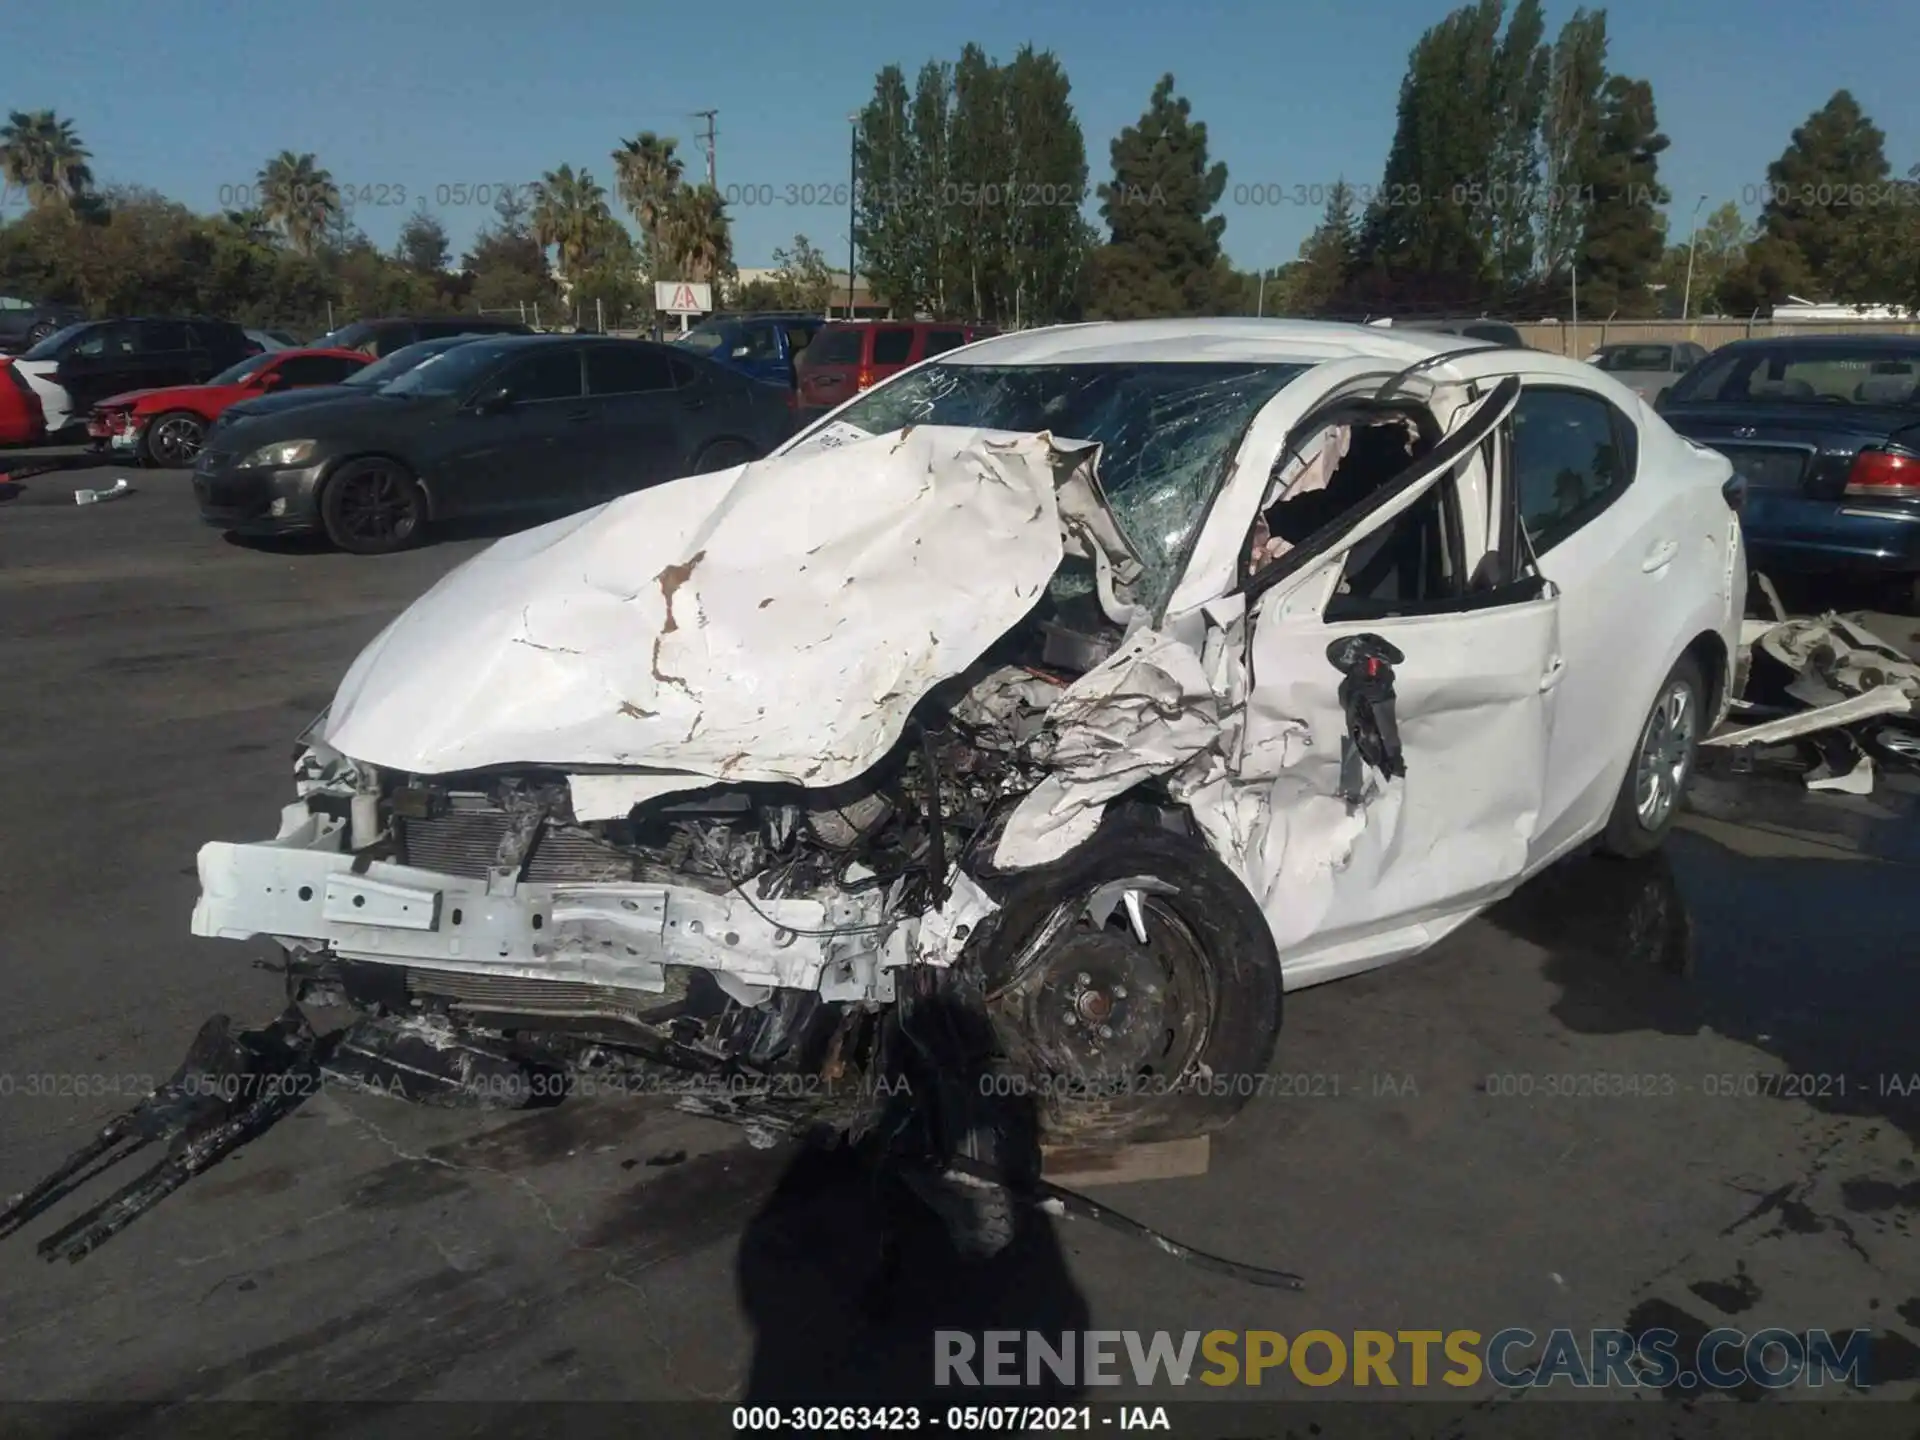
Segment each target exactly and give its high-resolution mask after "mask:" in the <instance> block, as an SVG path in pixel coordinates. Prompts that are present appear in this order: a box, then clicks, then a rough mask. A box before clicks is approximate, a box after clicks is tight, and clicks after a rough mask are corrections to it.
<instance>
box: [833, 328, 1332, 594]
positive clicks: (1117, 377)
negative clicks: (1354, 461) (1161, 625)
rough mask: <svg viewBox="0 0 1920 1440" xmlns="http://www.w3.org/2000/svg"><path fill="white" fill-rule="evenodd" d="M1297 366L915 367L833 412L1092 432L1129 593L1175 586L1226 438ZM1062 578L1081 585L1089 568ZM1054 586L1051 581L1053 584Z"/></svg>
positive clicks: (863, 419)
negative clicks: (1120, 537)
mask: <svg viewBox="0 0 1920 1440" xmlns="http://www.w3.org/2000/svg"><path fill="white" fill-rule="evenodd" d="M1306 368H1307V367H1306V366H1304V365H1262V364H1245V363H1241V364H1214V363H1208V364H1184V363H1167V362H1160V363H1153V364H1136V363H1125V364H1100V365H962V364H952V365H924V366H922V367H921V368H919V369H918V370H914V371H911V372H909V373H907V374H905V375H902V376H901V377H900V378H899V379H897V380H893V381H891V382H889V383H888V384H885V385H882V386H880V387H879V388H877V389H875V390H873V391H871V392H869V393H868V394H867V395H865V396H863V397H862V398H860V399H859V400H857V401H855V402H854V403H853V404H852V405H849V406H848V407H847V408H846V409H845V410H842V411H841V412H840V413H839V414H838V415H836V416H835V417H834V419H835V421H836V422H838V423H843V424H847V425H853V426H857V427H858V428H860V429H862V430H865V431H866V432H868V433H869V434H872V435H881V434H886V433H887V432H889V431H893V430H899V429H903V428H904V427H906V426H908V425H958V426H969V427H973V426H977V427H980V428H983V429H990V430H1022V431H1037V430H1046V431H1050V432H1051V433H1052V434H1053V435H1055V436H1057V437H1059V438H1060V439H1072V440H1097V441H1098V442H1100V445H1101V451H1100V485H1101V488H1102V489H1103V490H1104V491H1105V492H1106V495H1107V500H1108V502H1109V503H1110V504H1111V505H1112V507H1113V510H1114V515H1115V518H1116V519H1118V520H1119V522H1120V527H1121V529H1123V530H1125V531H1126V533H1127V538H1128V539H1129V540H1131V541H1132V542H1133V545H1134V548H1135V550H1137V551H1138V552H1139V554H1140V558H1141V559H1142V560H1143V561H1144V562H1145V564H1146V574H1145V576H1144V577H1143V578H1142V579H1141V581H1140V584H1139V587H1138V593H1137V596H1136V599H1137V600H1138V601H1139V602H1140V603H1143V604H1145V605H1146V606H1147V607H1148V608H1149V609H1152V610H1157V609H1158V608H1159V607H1160V606H1161V605H1162V604H1163V603H1164V602H1165V601H1166V599H1167V597H1168V596H1169V595H1171V594H1172V593H1173V588H1174V585H1175V582H1176V581H1177V580H1178V578H1179V575H1178V568H1179V566H1180V565H1181V563H1182V561H1183V560H1184V558H1185V555H1186V550H1187V542H1188V540H1189V539H1191V537H1192V535H1193V532H1194V529H1195V527H1196V526H1198V525H1199V523H1200V521H1201V520H1202V519H1203V518H1204V517H1205V515H1206V513H1207V506H1208V504H1209V503H1210V502H1211V501H1212V499H1213V492H1214V490H1215V489H1216V488H1217V487H1218V486H1219V484H1220V482H1221V478H1222V475H1223V473H1224V471H1225V468H1226V467H1225V461H1226V458H1227V454H1228V451H1229V450H1230V448H1231V447H1233V446H1235V445H1237V444H1238V442H1239V439H1240V436H1241V434H1242V432H1244V431H1245V429H1246V427H1247V423H1248V422H1249V421H1250V420H1252V419H1253V417H1254V415H1255V414H1256V413H1257V412H1258V411H1259V409H1260V407H1261V406H1262V405H1264V404H1266V402H1267V401H1268V400H1270V399H1272V398H1273V396H1274V395H1275V394H1276V393H1278V392H1279V390H1280V389H1281V388H1282V387H1283V386H1285V385H1286V384H1287V383H1288V382H1289V381H1291V380H1292V379H1293V378H1294V377H1295V376H1297V375H1299V374H1300V373H1301V371H1303V370H1305V369H1306ZM1059 578H1060V581H1061V582H1063V583H1067V584H1069V585H1077V586H1079V587H1082V588H1090V587H1091V585H1092V577H1091V575H1077V576H1076V575H1074V574H1073V573H1072V572H1070V571H1066V570H1063V572H1062V575H1061V576H1060V577H1059ZM1054 588H1055V589H1056V590H1058V589H1059V585H1058V584H1056V586H1055V587H1054Z"/></svg>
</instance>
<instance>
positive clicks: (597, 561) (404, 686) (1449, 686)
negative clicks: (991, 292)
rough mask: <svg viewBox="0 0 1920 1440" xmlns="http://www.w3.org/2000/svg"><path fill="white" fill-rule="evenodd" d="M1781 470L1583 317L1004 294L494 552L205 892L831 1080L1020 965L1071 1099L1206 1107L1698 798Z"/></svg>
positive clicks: (518, 1020)
mask: <svg viewBox="0 0 1920 1440" xmlns="http://www.w3.org/2000/svg"><path fill="white" fill-rule="evenodd" d="M1730 480H1731V471H1730V468H1729V465H1728V462H1727V461H1726V460H1725V459H1723V458H1722V457H1720V456H1719V455H1716V454H1714V453H1712V452H1710V451H1707V450H1705V449H1702V448H1700V447H1698V446H1695V445H1693V444H1690V443H1689V442H1687V441H1685V440H1683V439H1681V438H1680V437H1679V436H1677V435H1676V434H1675V433H1674V432H1673V431H1672V430H1670V429H1669V428H1668V427H1667V426H1666V424H1665V423H1664V422H1663V421H1662V420H1661V419H1660V418H1659V417H1658V416H1657V415H1655V414H1654V413H1653V411H1652V410H1651V409H1650V408H1649V407H1647V406H1646V405H1645V404H1644V403H1642V402H1641V400H1640V399H1639V398H1638V397H1637V396H1635V395H1634V394H1633V393H1632V392H1631V391H1629V390H1626V389H1624V388H1623V387H1621V386H1620V385H1618V384H1616V383H1615V382H1613V381H1612V380H1611V379H1609V378H1608V376H1607V375H1606V374H1605V373H1603V372H1601V371H1599V370H1596V369H1595V368H1594V367H1592V366H1590V365H1585V364H1582V363H1580V362H1578V361H1574V360H1566V359H1562V358H1559V357H1556V356H1552V355H1547V354H1543V353H1540V352H1538V351H1532V350H1513V349H1505V348H1499V347H1495V346H1491V345H1485V344H1473V343H1470V344H1467V345H1462V344H1461V342H1460V341H1459V340H1458V339H1457V338H1456V337H1448V336H1439V335H1432V336H1426V335H1420V334H1417V333H1415V332H1411V331H1405V330H1399V329H1395V330H1391V331H1383V330H1380V329H1373V328H1362V327H1353V326H1342V325H1321V324H1308V323H1295V322H1280V321H1252V320H1206V321H1156V322H1143V323H1130V324H1100V325H1083V326H1067V327H1060V328H1055V329H1048V330H1040V331H1033V332H1028V333H1024V334H1016V335H1007V336H1001V337H998V338H994V339H990V340H986V341H983V342H981V343H978V344H975V345H972V346H969V347H967V348H965V349H963V350H958V351H954V352H950V353H948V354H945V355H942V356H940V357H939V358H938V359H937V360H935V361H931V362H928V363H925V364H922V365H920V366H918V367H916V368H914V369H912V370H909V371H906V372H904V373H902V374H901V375H899V376H897V377H896V378H894V379H892V380H890V381H888V382H886V383H884V384H882V385H881V386H879V387H878V388H876V389H873V390H870V391H868V392H867V393H865V394H863V395H861V396H859V397H858V398H857V399H855V400H854V401H852V402H851V403H849V404H848V405H846V406H844V407H843V408H841V409H840V410H839V411H837V412H836V413H834V414H833V415H831V416H829V417H827V418H826V419H825V420H823V421H821V422H819V423H818V424H817V425H815V426H814V427H812V428H811V429H809V430H808V431H806V432H804V433H802V434H801V435H799V436H798V437H796V438H795V439H794V440H792V441H790V442H789V443H788V444H787V445H786V446H785V447H784V448H783V449H782V450H781V451H779V452H778V453H776V454H775V455H773V456H771V457H769V458H768V459H765V460H762V461H759V462H756V463H753V464H750V465H747V466H744V467H742V468H739V469H734V470H730V471H726V472H722V473H718V474H711V475H700V476H693V477H689V478H687V479H684V480H680V481H676V482H674V483H672V484H668V485H664V486H661V487H658V488H655V489H651V490H647V491H643V492H641V493H638V494H634V495H630V496H627V497H626V498H624V499H620V500H617V501H614V502H613V503H611V504H608V505H605V506H602V507H600V508H598V509H595V510H590V511H587V512H585V513H582V514H579V515H576V516H573V517H571V518H569V519H566V520H563V521H560V522H557V523H555V524H551V525H547V526H545V527H543V528H540V529H536V530H532V531H528V532H526V533H524V534H520V535H516V536H513V537H511V538H508V539H506V540H503V541H501V542H499V543H498V544H496V545H494V546H493V547H492V548H491V549H489V550H487V551H486V552H485V553H483V554H481V555H479V556H478V557H476V558H474V559H473V560H471V561H469V562H468V563H466V564H465V565H463V566H462V567H461V568H459V569H458V570H456V571H454V572H453V573H452V574H450V575H449V576H447V578H446V579H444V580H443V581H442V582H441V583H440V584H439V585H437V586H436V587H435V588H434V589H433V590H432V591H430V592H429V593H428V594H427V595H425V596H423V597H422V598H421V599H420V600H419V601H418V602H417V603H415V604H414V605H413V606H412V608H410V609H409V610H407V611H406V612H405V613H404V614H403V615H401V616H400V617H399V618H398V619H397V620H395V621H394V622H393V623H392V624H391V625H390V626H389V627H388V628H387V630H386V631H385V632H384V633H383V634H382V635H381V636H380V637H379V638H378V639H377V640H375V641H374V643H373V644H372V645H370V646H369V647H368V648H367V650H366V652H365V653H364V654H363V655H362V656H361V657H360V658H359V660H358V661H357V662H356V663H355V665H354V666H353V668H352V669H351V671H350V672H349V673H348V675H347V676H346V679H345V680H344V682H343V683H342V684H341V686H340V689H339V692H338V694H337V696H336V697H335V699H334V701H333V704H332V706H331V708H330V710H329V711H328V713H327V714H325V715H324V716H322V717H321V719H320V720H319V721H317V722H316V723H315V725H314V726H313V728H312V729H311V730H310V731H309V732H308V734H307V736H306V737H304V738H305V740H306V748H305V750H304V753H303V755H302V758H301V759H300V761H299V764H298V798H297V799H296V800H295V802H294V803H293V804H291V805H289V806H288V807H287V809H286V810H285V811H284V813H283V815H282V817H281V822H280V827H279V834H278V836H277V838H275V839H272V840H265V841H259V842H255V843H250V844H229V843H224V842H220V843H214V844H209V845H207V846H206V847H205V848H204V849H203V850H202V851H201V854H200V880H201V886H202V891H203V895H202V898H201V900H200V902H199V905H198V907H197V908H196V910H195V912H194V917H193V929H194V933H196V934H198V935H207V936H222V937H228V938H233V939H247V938H250V937H256V936H270V937H272V938H273V939H274V940H276V941H277V942H278V943H279V945H280V946H281V947H282V948H283V949H284V951H285V954H286V958H287V966H288V974H289V978H290V982H291V984H292V987H293V990H294V993H295V996H296V998H298V997H308V998H313V997H331V998H333V999H336V1000H339V999H344V1000H345V1001H346V1002H348V1003H349V1004H351V1005H352V1006H353V1007H355V1008H357V1009H358V1010H360V1011H361V1012H363V1013H364V1014H367V1015H369V1016H371V1017H375V1018H377V1019H383V1020H386V1021H389V1022H391V1023H393V1024H396V1025H402V1026H404V1027H410V1029H411V1033H413V1034H414V1035H415V1037H416V1038H418V1037H419V1036H427V1037H429V1039H430V1041H431V1047H430V1048H434V1049H436V1050H437V1051H439V1052H441V1053H447V1052H450V1051H458V1052H459V1053H461V1054H463V1055H466V1056H469V1057H472V1056H480V1057H484V1060H485V1066H488V1067H497V1066H529V1065H531V1066H539V1065H546V1066H551V1067H554V1068H555V1069H556V1070H559V1071H564V1072H565V1073H567V1074H570V1075H574V1076H578V1075H580V1074H583V1073H591V1072H593V1071H594V1070H595V1069H596V1068H598V1069H619V1068H621V1067H626V1066H637V1065H665V1066H669V1067H674V1068H677V1069H679V1070H682V1071H685V1072H688V1073H692V1074H697V1075H700V1076H703V1077H705V1079H706V1080H707V1081H708V1082H711V1089H710V1091H709V1092H708V1093H709V1094H710V1095H720V1094H722V1093H725V1094H727V1095H729V1096H732V1095H735V1094H737V1093H740V1092H739V1091H734V1090H729V1089H728V1085H729V1084H730V1083H732V1082H733V1081H739V1080H741V1077H745V1080H744V1081H742V1084H743V1085H744V1087H745V1089H747V1090H752V1091H753V1093H754V1095H755V1097H756V1099H758V1100H766V1099H769V1098H774V1099H778V1098H781V1097H786V1098H795V1099H799V1100H803V1101H805V1102H808V1103H809V1104H812V1105H813V1107H814V1108H815V1109H816V1110H818V1109H827V1108H831V1106H832V1104H834V1103H838V1099H842V1098H845V1097H846V1096H849V1095H856V1096H857V1094H858V1091H859V1087H858V1086H857V1085H856V1084H854V1083H853V1082H855V1081H856V1080H858V1079H859V1078H860V1077H863V1076H871V1075H873V1074H875V1073H877V1072H878V1070H879V1069H880V1068H882V1067H883V1066H884V1064H885V1063H886V1062H885V1055H886V1052H887V1049H888V1046H889V1045H890V1044H891V1045H896V1046H897V1045H899V1044H901V1043H909V1044H911V1043H917V1042H916V1039H915V1034H914V1030H913V1027H912V1025H911V1007H912V1005H914V1004H916V1003H919V1002H920V1001H921V1000H923V999H925V998H926V997H929V996H933V995H965V996H968V997H971V998H970V999H969V1001H968V1003H969V1004H972V1005H974V1006H975V1007H976V1008H977V1009H978V1010H979V1011H980V1012H982V1013H984V1014H985V1015H986V1016H988V1017H990V1019H991V1033H992V1035H993V1036H994V1037H995V1043H996V1045H997V1047H998V1049H999V1052H1000V1054H1001V1056H1002V1057H1003V1060H1004V1063H1005V1064H1006V1066H1007V1067H1008V1069H1009V1070H1010V1072H1011V1073H1012V1074H1013V1075H1015V1076H1019V1077H1026V1078H1025V1079H1024V1080H1023V1081H1021V1083H1030V1084H1031V1086H1032V1093H1035V1094H1037V1095H1040V1096H1042V1098H1043V1100H1044V1101H1045V1105H1044V1111H1045V1115H1044V1121H1045V1123H1046V1124H1048V1125H1049V1126H1051V1127H1052V1130H1053V1132H1054V1133H1055V1134H1060V1133H1063V1132H1064V1133H1070V1134H1072V1135H1073V1136H1074V1137H1076V1138H1086V1137H1089V1136H1098V1137H1103V1138H1120V1137H1125V1138H1138V1137H1143V1136H1165V1135H1169V1134H1175V1133H1185V1132H1191V1131H1194V1130H1197V1129H1203V1128H1205V1127H1207V1126H1209V1125H1212V1124H1216V1123H1218V1122H1219V1121H1221V1120H1222V1119H1224V1118H1225V1117H1227V1116H1229V1115H1231V1114H1232V1112H1233V1111H1234V1110H1235V1109H1236V1108H1237V1107H1238V1105H1239V1104H1240V1102H1241V1101H1242V1100H1243V1099H1244V1098H1245V1097H1246V1095H1247V1094H1248V1093H1249V1092H1250V1090H1251V1088H1252V1078H1253V1077H1255V1076H1257V1075H1259V1074H1261V1073H1264V1071H1265V1070H1266V1068H1267V1066H1268V1063H1269V1061H1270V1058H1271V1055H1272V1052H1273V1048H1274V1044H1275V1038H1276V1034H1277V1031H1278V1029H1279V1025H1280V1015H1281V995H1282V992H1283V990H1288V989H1294V988H1298V987H1300V986H1303V985H1309V984H1315V983H1318V982H1320V981H1324V980H1330V979H1333V978H1336V977H1338V976H1342V975H1347V974H1351V973H1353V972H1355V971H1359V970H1363V969H1366V968H1369V967H1372V966H1377V965H1380V964H1383V963H1385V962H1387V961H1390V960H1393V959H1396V958H1398V957H1401V956H1404V955H1408V954H1410V953H1412V952H1414V951H1417V950H1419V949H1421V948H1423V947H1425V946H1427V945H1430V944H1432V943H1433V942H1434V941H1435V940H1437V939H1439V938H1440V937H1441V936H1443V935H1445V934H1446V933H1447V932H1448V931H1450V930H1452V929H1453V928H1454V927H1456V926H1458V925H1459V924H1461V923H1462V922H1463V921H1465V920H1466V919H1468V918H1469V917H1470V916H1472V915H1473V914H1475V913H1476V912H1477V911H1479V910H1481V909H1483V908H1484V907H1486V906H1487V905H1489V904H1491V903H1493V902H1494V901H1496V900H1498V899H1500V898H1501V897H1502V896H1504V895H1506V894H1507V893H1508V892H1510V891H1511V890H1513V889H1514V887H1515V886H1516V885H1518V884H1519V883H1520V882H1521V881H1522V880H1524V879H1525V878H1526V877H1527V876H1528V875H1530V874H1532V873H1533V872H1535V871H1537V870H1539V869H1540V868H1541V867H1543V866H1545V865H1548V864H1550V863H1551V862H1552V861H1553V860H1555V859H1556V858H1557V857H1559V856H1561V855H1564V854H1566V853H1567V852H1569V851H1570V850H1573V849H1574V848H1576V847H1579V846H1582V845H1584V844H1586V843H1588V842H1591V841H1595V840H1596V839H1597V840H1598V841H1599V842H1600V843H1602V844H1603V845H1604V846H1605V847H1606V848H1608V849H1610V850H1612V851H1614V852H1617V853H1622V854H1636V853H1641V852H1644V851H1646V850H1649V849H1651V848H1652V847H1654V846H1656V845H1658V844H1659V843H1660V841H1661V839H1662V837H1663V836H1664V834H1665V833H1666V831H1667V829H1668V827H1669V825H1670V824H1671V823H1672V820H1673V817H1674V813H1675V809H1676V806H1677V804H1678V801H1679V797H1680V793H1681V790H1682V789H1683V787H1684V786H1685V784H1686V782H1687V778H1688V774H1689V770H1690V767H1691V765H1692V763H1693V758H1694V751H1695V746H1696V744H1697V742H1698V740H1699V739H1700V738H1701V737H1702V736H1704V735H1705V733H1706V732H1707V730H1708V729H1710V728H1711V727H1712V725H1713V724H1715V723H1716V722H1717V721H1718V719H1719V718H1720V717H1721V716H1722V715H1723V714H1724V713H1725V710H1726V707H1727V704H1728V699H1729V697H1728V693H1727V692H1728V689H1729V674H1730V664H1729V662H1730V658H1731V657H1733V656H1734V655H1735V654H1737V653H1738V646H1739V641H1740V631H1741V616H1742V611H1743V608H1744V598H1745V587H1746V565H1745V561H1744V556H1743V552H1742V548H1741V540H1740V528H1739V523H1738V518H1737V516H1736V514H1735V512H1734V510H1733V508H1732V506H1731V505H1730V503H1729V500H1728V497H1727V493H1726V487H1727V486H1728V485H1729V482H1730ZM903 1033H904V1036H905V1041H904V1042H903V1041H902V1039H901V1036H902V1034H903ZM890 1034H891V1036H892V1039H891V1040H890V1039H889V1038H888V1037H889V1035H890ZM483 1068H485V1067H483ZM477 1073H480V1072H479V1071H476V1070H474V1069H473V1068H472V1065H471V1064H469V1065H468V1068H467V1069H465V1070H463V1071H462V1074H463V1075H465V1076H466V1077H467V1079H468V1080H469V1081H471V1080H472V1077H473V1076H474V1075H475V1074H477ZM487 1073H493V1071H492V1070H488V1071H487ZM747 1082H750V1083H747ZM843 1108H844V1107H843Z"/></svg>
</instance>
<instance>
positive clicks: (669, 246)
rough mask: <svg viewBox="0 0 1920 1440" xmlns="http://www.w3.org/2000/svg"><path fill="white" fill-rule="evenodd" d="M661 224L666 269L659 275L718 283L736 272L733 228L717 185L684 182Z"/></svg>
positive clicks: (661, 276) (675, 278)
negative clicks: (715, 186)
mask: <svg viewBox="0 0 1920 1440" xmlns="http://www.w3.org/2000/svg"><path fill="white" fill-rule="evenodd" d="M661 223H662V231H661V244H662V249H663V250H664V252H665V258H664V270H663V271H662V272H661V273H660V274H658V275H657V277H656V278H658V279H661V280H691V281H693V282H694V283H696V284H702V283H705V284H715V283H719V282H723V281H724V280H725V279H726V278H727V277H728V276H729V275H730V274H732V273H733V271H734V269H735V266H734V261H733V227H732V225H731V224H730V223H729V221H728V219H727V206H726V202H725V201H724V200H723V199H722V198H721V196H720V192H719V191H718V190H716V189H714V188H713V186H711V185H698V186H684V185H683V186H682V187H681V188H680V189H679V190H678V191H676V192H675V193H674V196H673V201H672V205H671V208H670V209H669V210H668V212H667V214H666V217H665V219H664V220H663V221H662V222H661Z"/></svg>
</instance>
